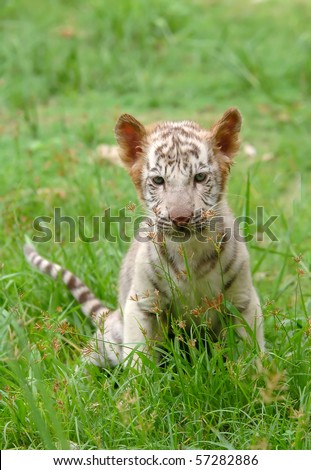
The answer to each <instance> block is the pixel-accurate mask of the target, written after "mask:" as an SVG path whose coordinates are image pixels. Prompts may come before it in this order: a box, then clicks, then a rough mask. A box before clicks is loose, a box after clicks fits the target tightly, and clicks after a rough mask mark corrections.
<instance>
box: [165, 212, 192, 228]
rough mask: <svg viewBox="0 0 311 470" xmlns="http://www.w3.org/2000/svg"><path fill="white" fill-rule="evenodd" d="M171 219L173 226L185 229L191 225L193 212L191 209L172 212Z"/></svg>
mask: <svg viewBox="0 0 311 470" xmlns="http://www.w3.org/2000/svg"><path fill="white" fill-rule="evenodd" d="M169 217H170V220H171V221H172V222H173V224H175V225H177V227H183V226H185V225H188V224H189V222H190V220H191V219H192V217H193V212H192V211H191V210H189V209H183V210H172V211H171V212H170V214H169Z"/></svg>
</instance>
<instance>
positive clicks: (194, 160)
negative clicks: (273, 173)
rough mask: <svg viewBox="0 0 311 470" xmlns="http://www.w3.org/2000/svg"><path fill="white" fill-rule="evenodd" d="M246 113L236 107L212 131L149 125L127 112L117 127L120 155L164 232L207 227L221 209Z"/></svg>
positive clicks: (180, 124) (188, 125)
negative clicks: (208, 217)
mask: <svg viewBox="0 0 311 470" xmlns="http://www.w3.org/2000/svg"><path fill="white" fill-rule="evenodd" d="M241 122H242V119H241V115H240V113H239V111H238V110H237V109H235V108H230V109H228V111H226V112H225V113H224V115H223V116H222V118H221V119H220V120H219V121H217V122H216V124H215V125H214V126H213V127H212V128H211V129H209V130H207V129H203V128H201V127H200V126H199V125H198V124H196V123H195V122H192V121H179V122H178V121H176V122H175V121H165V122H160V123H158V124H154V125H152V126H150V127H147V128H146V127H144V126H143V125H142V124H141V123H140V122H138V121H137V120H136V119H135V118H134V117H133V116H130V115H129V114H123V115H122V116H120V118H119V120H118V121H117V124H116V127H115V133H116V139H117V142H118V144H119V147H120V156H121V159H122V161H123V163H124V164H125V166H126V168H127V169H128V171H129V174H130V175H131V178H132V180H133V182H134V184H135V186H136V188H137V190H138V192H139V194H140V196H141V198H142V200H143V201H144V203H145V205H146V207H147V208H148V209H149V213H152V214H154V215H153V218H154V222H155V224H156V226H157V227H159V228H161V229H162V230H164V231H167V232H170V231H172V230H182V229H183V228H184V227H187V229H191V230H201V229H202V228H204V225H205V224H206V213H208V212H211V213H212V212H214V213H217V208H218V207H219V205H220V203H221V201H222V199H223V197H224V190H225V184H226V180H227V177H228V172H229V169H230V166H231V164H232V161H233V157H234V155H235V154H236V152H237V151H238V149H239V131H240V128H241Z"/></svg>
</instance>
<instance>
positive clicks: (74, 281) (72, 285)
mask: <svg viewBox="0 0 311 470" xmlns="http://www.w3.org/2000/svg"><path fill="white" fill-rule="evenodd" d="M67 273H69V274H70V279H69V281H67V282H65V280H64V276H65V274H67ZM62 279H63V281H64V282H65V284H66V286H67V287H68V289H69V290H72V289H76V288H77V287H82V286H84V284H83V282H82V281H81V280H80V279H79V278H78V277H76V276H74V275H73V274H72V273H71V272H70V271H68V270H67V269H63V271H62Z"/></svg>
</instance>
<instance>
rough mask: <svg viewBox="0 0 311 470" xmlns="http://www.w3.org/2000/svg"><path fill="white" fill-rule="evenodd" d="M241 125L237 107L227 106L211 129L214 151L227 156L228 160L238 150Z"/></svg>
mask: <svg viewBox="0 0 311 470" xmlns="http://www.w3.org/2000/svg"><path fill="white" fill-rule="evenodd" d="M241 125H242V116H241V114H240V112H239V111H238V109H236V108H229V109H228V110H227V111H226V112H225V113H224V115H223V116H222V117H221V118H220V119H219V121H217V122H216V124H214V126H213V127H212V129H211V138H212V145H213V147H214V148H215V150H216V151H218V152H221V153H222V154H223V155H225V156H227V157H229V160H231V159H232V157H233V156H234V155H235V154H236V153H237V151H238V150H239V147H240V140H239V132H240V130H241Z"/></svg>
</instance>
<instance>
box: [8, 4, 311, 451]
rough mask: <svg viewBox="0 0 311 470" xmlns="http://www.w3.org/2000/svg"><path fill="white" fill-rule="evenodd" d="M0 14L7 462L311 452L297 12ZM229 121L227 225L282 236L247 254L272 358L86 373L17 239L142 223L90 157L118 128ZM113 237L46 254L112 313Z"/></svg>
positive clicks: (306, 106) (309, 90) (64, 241)
mask: <svg viewBox="0 0 311 470" xmlns="http://www.w3.org/2000/svg"><path fill="white" fill-rule="evenodd" d="M0 4H1V6H0V137H1V140H0V163H1V167H0V178H1V179H0V182H1V184H0V207H1V221H0V281H1V282H0V312H1V313H0V331H1V344H0V403H1V408H0V423H1V424H0V429H1V431H2V432H1V433H0V434H1V435H0V440H1V444H0V446H1V449H11V448H14V449H55V448H63V449H66V448H69V445H70V442H72V443H75V445H76V446H77V447H79V448H81V449H129V448H140V449H200V448H201V449H311V427H310V426H311V423H310V412H311V290H310V265H311V254H310V244H311V243H310V230H311V222H310V220H311V218H310V209H309V201H310V198H311V185H310V175H311V160H310V154H311V139H310V122H311V106H310V94H311V61H310V54H311V32H310V22H311V10H310V5H309V1H308V0H297V1H295V2H294V1H292V0H274V1H268V0H266V1H264V0H261V1H259V0H257V1H256V0H253V1H251V0H248V1H246V0H245V1H242V0H237V1H234V2H233V1H230V0H220V1H215V0H205V1H204V0H195V1H192V2H190V1H187V0H178V1H177V0H172V1H171V2H167V0H165V1H164V0H149V1H143V0H132V1H131V0H120V1H119V2H111V1H108V0H89V1H88V2H82V1H78V0H76V1H75V0H67V1H66V2H65V1H61V0H49V1H45V2H42V1H41V2H40V1H39V0H33V1H32V2H29V1H27V0H16V1H13V0H0ZM230 106H237V107H238V108H239V109H240V111H241V113H242V115H243V118H244V123H243V129H242V145H241V151H240V153H239V155H238V157H237V158H236V164H235V166H234V167H233V169H232V172H231V179H230V183H229V187H228V200H229V202H230V205H231V207H232V209H233V210H234V212H235V214H236V215H241V214H242V215H248V216H251V217H253V218H255V215H256V208H257V207H263V208H264V220H263V223H265V221H266V220H267V219H268V218H269V217H270V216H272V215H277V216H278V218H277V219H276V221H275V222H274V223H273V225H271V230H272V231H273V233H274V234H275V236H276V238H277V240H276V241H271V240H270V239H269V238H268V237H267V236H266V235H265V236H264V237H263V240H256V237H255V238H254V239H253V241H251V242H250V243H249V244H248V248H249V252H250V256H251V261H252V271H253V278H254V283H255V286H256V288H257V290H258V293H259V295H260V300H261V304H262V308H263V311H264V315H265V333H266V343H267V353H266V354H265V355H258V354H257V353H256V351H254V350H253V349H252V348H251V347H250V346H249V347H247V346H246V345H244V346H243V347H241V345H240V346H239V345H238V349H237V347H236V346H235V345H234V344H233V342H232V341H229V340H228V341H220V342H219V343H216V344H215V345H214V347H213V348H212V350H211V353H210V355H208V354H207V353H206V351H205V349H204V348H203V347H202V346H200V345H199V346H198V347H197V348H192V349H191V350H190V354H189V355H186V354H185V353H184V352H183V351H180V350H179V349H178V345H177V344H176V345H175V347H174V345H172V344H170V343H168V344H167V348H168V358H167V363H166V366H165V367H163V368H159V367H158V366H155V365H151V364H150V365H149V366H148V367H146V368H144V370H143V373H142V374H133V373H132V371H131V370H130V369H129V368H128V369H121V368H117V369H116V370H113V371H112V372H108V371H100V370H98V369H96V368H95V367H94V368H91V367H90V368H88V370H85V368H84V367H82V365H81V359H80V350H81V348H83V347H84V346H85V344H86V343H87V340H88V339H89V338H90V336H91V335H92V327H91V325H90V323H89V322H88V321H87V320H86V319H85V318H84V317H83V315H82V314H81V312H80V309H79V306H78V305H77V304H76V303H75V302H74V301H73V300H72V298H71V296H70V295H69V293H68V292H67V291H66V289H65V288H64V286H63V285H61V283H58V282H56V283H55V282H54V281H52V280H51V279H49V278H46V277H44V276H43V275H41V274H40V273H38V272H36V271H35V270H33V269H31V267H30V266H29V265H28V264H27V263H26V261H25V260H24V257H23V251H22V247H23V244H24V237H25V235H27V236H29V237H32V236H33V235H34V234H35V230H34V228H33V221H34V219H35V218H36V217H39V216H47V217H54V210H55V208H61V213H62V214H63V215H66V216H71V217H72V218H74V219H75V220H78V217H79V216H84V217H85V219H86V232H87V234H88V235H90V234H91V232H92V226H91V217H92V216H101V215H103V213H104V211H105V209H107V208H111V211H112V213H118V211H119V210H120V209H121V208H124V207H127V209H126V211H127V213H128V212H130V213H132V212H131V210H132V204H131V203H135V204H136V209H135V210H136V214H138V215H139V214H140V213H141V206H140V205H139V202H138V200H137V196H136V194H135V190H134V188H133V186H132V183H131V182H130V179H129V177H128V175H127V174H126V172H125V171H124V170H123V169H122V168H121V167H116V166H114V165H110V164H108V163H107V162H105V161H104V160H103V159H102V158H101V157H100V155H99V154H98V152H97V147H98V145H100V144H102V143H106V144H111V143H113V142H114V135H113V128H114V124H115V121H116V119H117V118H118V116H119V115H120V114H121V113H123V112H128V113H131V114H133V115H134V116H135V117H137V118H138V119H139V120H140V121H142V122H144V123H149V122H152V121H154V120H161V119H172V120H178V119H192V120H196V121H198V122H199V123H200V124H201V125H202V126H206V127H209V126H211V125H212V124H213V123H214V122H215V121H216V119H217V118H219V117H220V116H221V115H222V113H223V112H224V111H225V110H226V109H227V108H228V107H230ZM64 225H65V224H64ZM261 228H262V227H260V224H259V226H258V224H257V227H256V226H255V225H250V226H248V227H245V230H246V231H249V232H250V233H252V234H255V233H256V231H257V232H259V233H260V230H261ZM112 230H113V231H114V233H115V234H116V235H117V241H116V242H114V243H112V242H109V241H107V240H106V239H105V236H104V234H101V237H100V239H99V241H97V242H93V243H86V242H85V241H83V240H82V236H81V233H79V231H77V232H76V234H75V236H74V239H73V240H70V239H69V233H68V230H65V229H64V230H63V231H62V237H61V240H60V241H58V242H55V240H51V241H49V242H46V243H41V244H38V250H39V251H40V253H41V254H42V255H43V256H46V257H48V258H50V259H52V260H54V261H55V262H58V263H59V264H62V265H64V266H66V267H67V268H68V269H70V270H72V271H73V272H74V273H76V274H77V275H78V276H79V277H80V278H81V279H83V280H84V281H85V282H86V283H87V284H88V285H89V286H90V287H91V288H92V290H93V291H94V292H95V293H96V294H97V295H98V296H99V297H100V298H101V299H103V301H104V303H105V304H106V305H107V306H109V307H114V306H115V305H116V303H117V280H118V272H119V267H120V263H121V260H122V257H123V255H124V253H125V252H126V250H127V249H128V246H129V243H127V242H125V241H124V240H122V239H121V238H120V237H119V235H118V230H117V227H112ZM54 235H55V236H56V234H54ZM54 238H55V237H54ZM257 238H258V237H257ZM259 238H260V237H259ZM228 337H230V334H229V335H228ZM224 357H225V358H226V361H225V360H224Z"/></svg>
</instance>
